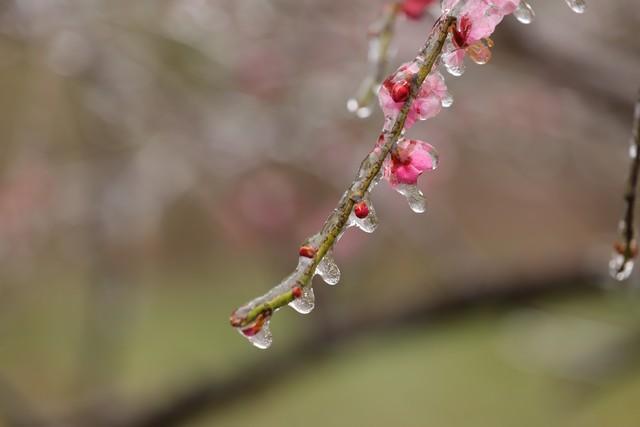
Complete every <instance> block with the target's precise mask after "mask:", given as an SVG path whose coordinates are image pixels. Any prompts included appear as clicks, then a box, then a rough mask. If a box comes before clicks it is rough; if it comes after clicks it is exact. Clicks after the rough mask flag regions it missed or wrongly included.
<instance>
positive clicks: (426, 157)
mask: <svg viewBox="0 0 640 427" xmlns="http://www.w3.org/2000/svg"><path fill="white" fill-rule="evenodd" d="M437 165H438V155H437V153H436V150H435V148H433V146H432V145H431V144H428V143H426V142H424V141H419V140H416V139H406V138H402V139H400V140H399V141H398V143H397V144H396V146H395V147H394V149H393V150H392V151H391V154H390V155H389V157H387V158H386V159H385V161H384V165H383V170H384V172H383V173H384V178H385V179H386V180H387V181H389V183H390V184H391V185H392V186H396V185H398V184H416V183H417V182H418V177H419V176H420V175H422V173H423V172H424V171H426V170H433V169H435V168H436V167H437Z"/></svg>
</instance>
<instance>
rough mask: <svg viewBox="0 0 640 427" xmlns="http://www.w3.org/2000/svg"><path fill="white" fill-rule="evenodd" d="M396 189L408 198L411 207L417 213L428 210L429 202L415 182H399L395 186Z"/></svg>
mask: <svg viewBox="0 0 640 427" xmlns="http://www.w3.org/2000/svg"><path fill="white" fill-rule="evenodd" d="M395 190H396V191H397V192H398V193H400V194H402V195H403V196H404V197H406V198H407V202H409V207H410V208H411V210H412V211H414V212H415V213H423V212H424V211H426V210H427V202H426V200H425V199H424V194H422V191H420V189H419V188H418V186H417V185H415V184H398V185H396V186H395Z"/></svg>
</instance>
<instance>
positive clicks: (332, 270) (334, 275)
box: [316, 252, 340, 285]
mask: <svg viewBox="0 0 640 427" xmlns="http://www.w3.org/2000/svg"><path fill="white" fill-rule="evenodd" d="M316 273H317V274H318V275H320V277H322V280H324V281H325V283H327V284H328V285H337V284H338V282H339V281H340V269H339V268H338V265H337V264H336V262H335V260H334V259H333V255H332V254H331V252H327V254H326V255H325V256H324V258H322V261H320V264H318V267H316Z"/></svg>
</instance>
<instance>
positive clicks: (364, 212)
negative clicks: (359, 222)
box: [353, 200, 369, 219]
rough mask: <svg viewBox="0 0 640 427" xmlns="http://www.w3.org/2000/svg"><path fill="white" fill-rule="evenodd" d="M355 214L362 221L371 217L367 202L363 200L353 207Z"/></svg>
mask: <svg viewBox="0 0 640 427" xmlns="http://www.w3.org/2000/svg"><path fill="white" fill-rule="evenodd" d="M353 213H354V214H356V216H357V217H358V218H360V219H362V218H366V217H367V216H368V215H369V206H368V205H367V202H365V201H364V200H363V201H361V202H358V203H356V205H355V206H354V207H353Z"/></svg>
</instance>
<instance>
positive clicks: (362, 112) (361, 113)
mask: <svg viewBox="0 0 640 427" xmlns="http://www.w3.org/2000/svg"><path fill="white" fill-rule="evenodd" d="M371 111H372V110H371V108H370V107H360V108H358V111H356V116H358V118H360V119H366V118H367V117H369V116H370V115H371Z"/></svg>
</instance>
